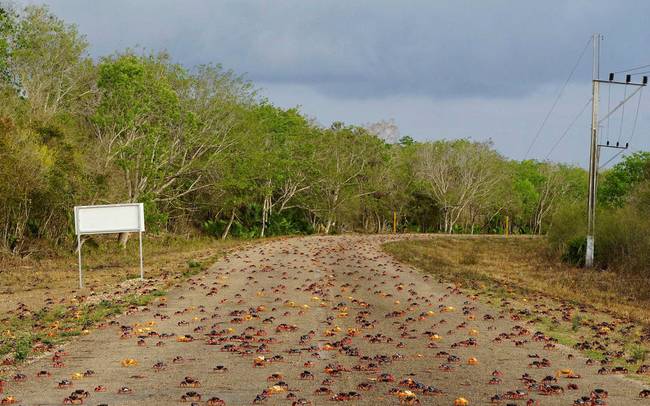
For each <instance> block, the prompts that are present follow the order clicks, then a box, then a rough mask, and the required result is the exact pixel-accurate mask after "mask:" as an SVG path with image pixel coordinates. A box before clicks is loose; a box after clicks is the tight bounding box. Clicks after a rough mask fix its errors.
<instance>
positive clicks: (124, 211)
mask: <svg viewBox="0 0 650 406" xmlns="http://www.w3.org/2000/svg"><path fill="white" fill-rule="evenodd" d="M74 224H75V233H76V234H77V251H78V256H79V288H83V272H82V269H81V236H82V235H89V234H113V233H135V232H137V233H138V238H139V240H140V279H141V280H142V279H144V262H143V257H142V233H143V232H144V204H142V203H124V204H106V205H99V206H75V208H74Z"/></svg>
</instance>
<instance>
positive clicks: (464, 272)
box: [385, 236, 650, 325]
mask: <svg viewBox="0 0 650 406" xmlns="http://www.w3.org/2000/svg"><path fill="white" fill-rule="evenodd" d="M385 249H386V250H387V251H388V252H390V253H391V254H393V255H394V256H395V257H397V258H398V259H400V260H402V261H405V262H408V263H411V264H413V265H415V266H417V267H419V268H420V269H423V270H425V271H427V272H431V273H434V274H436V275H441V276H443V277H444V278H446V279H448V280H451V281H454V282H457V283H461V284H463V285H465V286H467V285H472V286H471V287H478V286H479V285H486V284H487V285H490V284H493V285H498V286H499V287H501V288H503V287H505V288H511V289H519V290H523V291H529V292H530V291H533V292H538V293H541V294H544V295H546V296H550V297H553V298H556V299H561V300H563V301H570V302H574V303H580V304H585V305H591V306H593V307H595V308H596V309H598V310H601V311H603V312H606V313H609V314H612V315H615V316H618V317H624V318H629V319H631V320H634V321H636V322H640V323H642V324H644V325H650V288H648V287H649V286H650V283H649V282H650V281H648V280H641V279H640V278H639V277H637V276H632V275H627V274H620V273H615V272H611V271H600V270H585V269H579V268H573V267H570V266H567V265H565V264H562V263H560V262H559V261H557V260H555V259H553V258H551V257H550V256H549V254H548V249H547V245H546V241H545V240H544V239H543V238H534V237H510V238H507V239H506V238H503V237H500V236H482V237H463V236H460V237H439V238H434V239H431V240H413V241H399V242H392V243H389V244H387V245H386V246H385ZM633 287H634V288H633Z"/></svg>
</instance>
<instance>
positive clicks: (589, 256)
mask: <svg viewBox="0 0 650 406" xmlns="http://www.w3.org/2000/svg"><path fill="white" fill-rule="evenodd" d="M592 42H593V46H594V61H593V69H592V74H591V146H590V148H589V202H588V204H587V253H586V257H585V266H586V267H587V268H591V267H592V266H594V221H595V217H596V188H597V183H598V97H599V96H598V91H599V84H600V83H599V82H598V79H599V78H598V76H599V74H600V72H599V71H600V66H599V65H600V55H599V54H600V34H594V36H593V38H592Z"/></svg>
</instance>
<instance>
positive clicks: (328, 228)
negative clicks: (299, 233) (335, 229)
mask: <svg viewBox="0 0 650 406" xmlns="http://www.w3.org/2000/svg"><path fill="white" fill-rule="evenodd" d="M332 222H333V221H332V217H330V216H328V217H327V225H326V226H325V234H329V233H330V228H331V227H332Z"/></svg>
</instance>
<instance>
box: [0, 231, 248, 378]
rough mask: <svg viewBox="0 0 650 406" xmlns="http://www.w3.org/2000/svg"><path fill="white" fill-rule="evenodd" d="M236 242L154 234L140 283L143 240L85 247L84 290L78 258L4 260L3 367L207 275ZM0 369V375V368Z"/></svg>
mask: <svg viewBox="0 0 650 406" xmlns="http://www.w3.org/2000/svg"><path fill="white" fill-rule="evenodd" d="M243 244H244V242H242V241H236V240H227V241H218V240H214V239H209V238H192V239H184V238H180V237H175V236H163V237H149V238H147V239H146V240H145V241H144V253H145V277H146V278H147V279H149V280H153V281H152V283H148V284H146V285H142V286H140V284H133V283H130V282H129V279H133V278H137V277H138V276H139V262H138V246H137V241H131V242H130V243H129V245H128V246H127V248H126V249H125V250H122V249H121V248H119V247H117V246H116V244H115V243H114V242H112V241H110V242H109V241H100V244H87V245H86V246H85V247H84V276H85V283H86V287H85V288H84V289H83V290H80V289H78V279H77V278H78V273H77V263H76V255H75V254H74V253H68V254H66V255H62V256H59V257H56V258H40V259H34V258H27V259H25V258H23V259H20V258H15V257H4V258H0V280H1V281H2V282H1V283H0V364H1V363H3V360H5V361H4V363H5V364H8V365H5V366H9V368H11V366H12V364H18V363H20V362H22V361H24V360H25V359H27V358H28V357H29V356H31V355H34V354H37V353H39V352H42V351H46V350H48V349H50V348H52V346H55V345H57V344H61V343H63V342H65V341H67V340H69V339H70V338H71V337H75V336H79V335H83V334H87V333H88V332H89V329H91V328H92V327H93V326H96V325H97V324H98V323H101V322H102V321H104V320H106V319H108V318H110V317H113V316H116V315H119V314H122V313H123V312H124V311H125V310H127V309H128V308H130V307H133V306H146V305H147V304H149V303H150V302H151V301H153V300H155V299H156V297H158V296H163V295H165V294H166V290H167V289H169V288H171V287H172V286H173V285H175V284H177V283H178V282H179V281H181V280H183V279H186V278H190V277H192V276H194V275H197V274H198V273H200V272H202V271H203V270H205V269H206V268H207V267H208V266H209V265H210V264H212V263H213V262H215V261H216V260H217V258H218V257H219V256H221V255H223V254H224V253H226V252H227V251H229V250H231V249H233V248H235V247H239V246H241V245H243ZM0 372H1V371H0Z"/></svg>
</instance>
